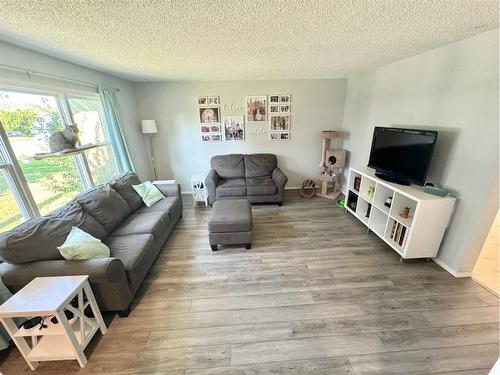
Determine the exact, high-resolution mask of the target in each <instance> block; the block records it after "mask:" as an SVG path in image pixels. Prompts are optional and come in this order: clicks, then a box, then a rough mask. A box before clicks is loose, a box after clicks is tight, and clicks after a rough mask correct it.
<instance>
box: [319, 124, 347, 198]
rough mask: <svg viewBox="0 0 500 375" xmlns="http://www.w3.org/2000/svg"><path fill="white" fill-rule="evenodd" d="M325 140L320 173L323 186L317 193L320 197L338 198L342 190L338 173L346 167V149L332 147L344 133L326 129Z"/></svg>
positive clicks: (323, 132)
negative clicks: (338, 182)
mask: <svg viewBox="0 0 500 375" xmlns="http://www.w3.org/2000/svg"><path fill="white" fill-rule="evenodd" d="M321 138H322V140H323V149H322V152H321V161H320V162H319V167H320V173H319V180H320V181H321V188H320V190H319V192H317V193H316V195H319V196H320V197H324V198H329V199H336V198H337V197H338V196H339V195H340V194H341V191H340V189H339V188H338V186H337V181H338V175H339V174H340V172H342V168H344V167H345V159H346V154H347V152H346V150H342V149H339V148H330V147H331V146H332V143H333V142H335V140H341V139H342V133H341V132H338V131H334V130H325V131H322V132H321Z"/></svg>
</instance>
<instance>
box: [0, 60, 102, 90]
mask: <svg viewBox="0 0 500 375" xmlns="http://www.w3.org/2000/svg"><path fill="white" fill-rule="evenodd" d="M0 67H1V68H5V69H10V70H17V71H21V72H24V73H25V74H26V75H27V76H28V79H30V80H31V76H30V75H38V76H42V77H47V78H52V79H57V80H60V81H66V82H71V83H77V84H80V85H85V86H90V87H95V88H97V87H98V85H97V84H95V83H91V82H85V81H80V80H79V79H73V78H66V77H63V76H60V75H57V74H52V73H44V72H39V71H36V70H33V69H26V68H20V67H17V66H13V65H7V64H0Z"/></svg>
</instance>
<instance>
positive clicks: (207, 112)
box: [199, 107, 220, 124]
mask: <svg viewBox="0 0 500 375" xmlns="http://www.w3.org/2000/svg"><path fill="white" fill-rule="evenodd" d="M199 111H200V123H201V124H210V123H213V122H220V112H219V107H207V108H200V109H199Z"/></svg>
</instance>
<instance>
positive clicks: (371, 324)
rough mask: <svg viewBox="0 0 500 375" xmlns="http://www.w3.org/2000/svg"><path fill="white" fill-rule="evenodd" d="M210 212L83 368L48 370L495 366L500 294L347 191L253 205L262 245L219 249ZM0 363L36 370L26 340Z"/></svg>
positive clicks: (47, 366)
mask: <svg viewBox="0 0 500 375" xmlns="http://www.w3.org/2000/svg"><path fill="white" fill-rule="evenodd" d="M208 214H209V210H208V209H204V208H197V209H193V207H192V205H191V202H190V200H189V199H188V197H186V203H185V210H184V216H183V218H182V219H181V221H180V223H179V224H178V226H177V228H176V229H175V231H174V232H173V234H172V236H171V237H170V238H169V240H168V241H167V243H166V245H165V248H164V249H163V251H162V252H161V254H160V255H159V257H158V259H157V260H156V263H155V264H154V266H153V268H152V270H151V272H150V273H149V276H148V277H147V279H146V280H145V282H144V284H143V285H142V287H141V289H140V291H139V294H138V296H137V297H136V298H135V300H134V302H133V306H132V312H131V314H130V316H129V317H128V318H119V317H118V316H112V315H111V314H105V317H106V319H107V322H108V325H109V330H108V333H107V334H106V335H105V336H100V335H99V336H96V337H95V338H94V340H93V341H92V342H91V344H90V346H89V348H87V350H86V354H87V356H88V358H89V362H88V364H87V366H86V367H85V368H84V369H80V368H79V366H78V364H77V363H76V361H64V362H43V363H41V365H40V367H39V368H38V369H37V371H36V373H38V374H73V373H80V374H110V375H117V374H165V375H222V374H224V375H229V374H235V375H278V374H279V375H306V374H307V375H313V374H318V375H319V374H321V375H335V374H357V375H362V374H369V375H373V374H405V375H407V374H442V375H443V374H448V375H451V374H454V375H466V374H467V375H480V374H487V373H488V369H489V368H491V366H492V365H493V363H494V362H495V360H496V358H497V357H498V299H497V297H496V296H494V295H493V294H492V293H490V292H488V291H487V290H486V289H484V288H482V287H481V286H479V285H478V284H477V283H475V282H474V281H472V280H470V279H455V278H454V277H453V276H451V275H450V274H448V273H447V272H446V271H444V270H442V269H441V268H440V267H439V266H437V265H436V264H435V263H433V262H425V261H412V262H407V263H400V262H399V256H398V255H397V254H396V253H395V252H394V251H393V250H391V249H390V248H389V247H388V246H387V245H386V244H385V243H383V242H382V241H381V240H380V239H379V238H378V237H377V236H375V235H374V234H372V233H366V230H365V227H364V226H363V225H362V224H361V223H359V222H358V220H357V219H356V218H354V217H353V216H351V215H350V214H345V213H344V210H343V209H341V208H337V207H336V205H335V202H333V201H330V200H327V199H323V198H318V197H315V198H313V199H302V198H299V197H298V194H297V192H296V191H289V192H287V199H286V203H285V205H284V206H283V207H277V206H275V205H261V206H254V207H253V215H254V243H253V247H252V249H251V250H245V249H244V248H243V247H231V248H227V249H224V250H220V251H218V252H216V253H213V252H212V251H211V249H210V246H209V245H208V240H207V227H206V221H207V217H208ZM0 370H1V371H2V372H3V373H4V374H6V375H9V374H19V373H30V372H31V370H29V369H28V366H27V365H26V364H25V362H24V361H23V360H22V358H21V356H20V354H19V352H18V351H17V349H13V350H10V352H8V353H3V354H2V359H1V362H0Z"/></svg>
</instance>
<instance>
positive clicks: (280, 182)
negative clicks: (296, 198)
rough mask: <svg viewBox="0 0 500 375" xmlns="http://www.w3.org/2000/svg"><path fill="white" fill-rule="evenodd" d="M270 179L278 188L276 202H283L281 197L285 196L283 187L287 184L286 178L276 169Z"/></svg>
mask: <svg viewBox="0 0 500 375" xmlns="http://www.w3.org/2000/svg"><path fill="white" fill-rule="evenodd" d="M271 177H272V179H273V181H274V183H275V184H276V187H277V188H278V201H279V202H283V197H284V195H285V185H286V183H287V182H288V177H287V176H286V175H285V174H284V173H283V171H282V170H281V169H279V168H278V167H276V168H274V170H273V174H272V176H271Z"/></svg>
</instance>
